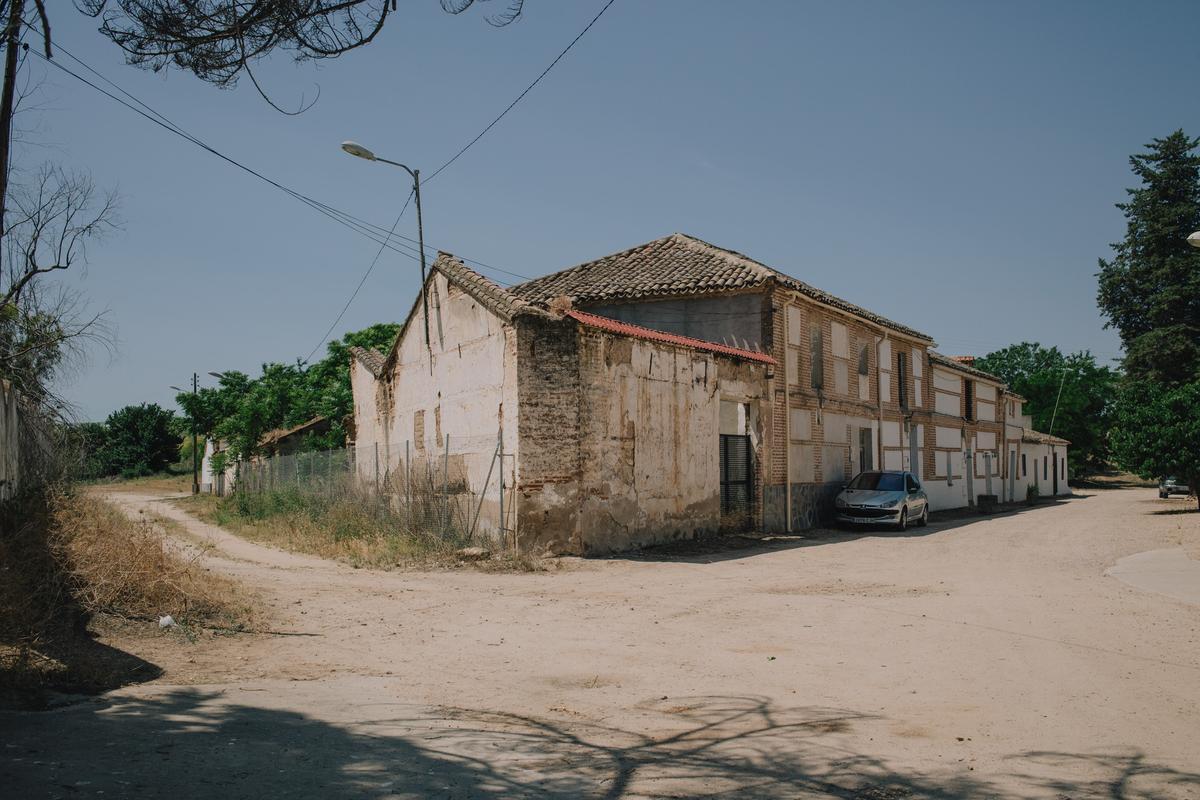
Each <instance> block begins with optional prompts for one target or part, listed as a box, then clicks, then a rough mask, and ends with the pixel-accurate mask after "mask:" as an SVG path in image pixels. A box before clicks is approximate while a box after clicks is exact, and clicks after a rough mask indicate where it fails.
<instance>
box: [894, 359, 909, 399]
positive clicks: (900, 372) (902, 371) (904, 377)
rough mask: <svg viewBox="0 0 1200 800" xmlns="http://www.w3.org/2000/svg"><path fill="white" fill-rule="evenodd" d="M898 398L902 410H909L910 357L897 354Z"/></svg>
mask: <svg viewBox="0 0 1200 800" xmlns="http://www.w3.org/2000/svg"><path fill="white" fill-rule="evenodd" d="M896 397H897V399H899V401H900V407H901V408H908V357H907V356H906V354H905V353H896Z"/></svg>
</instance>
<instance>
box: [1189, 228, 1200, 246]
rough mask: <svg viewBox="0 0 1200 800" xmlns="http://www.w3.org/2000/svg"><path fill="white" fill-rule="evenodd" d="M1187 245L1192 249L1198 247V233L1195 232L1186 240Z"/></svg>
mask: <svg viewBox="0 0 1200 800" xmlns="http://www.w3.org/2000/svg"><path fill="white" fill-rule="evenodd" d="M1187 243H1188V244H1190V245H1191V246H1192V247H1200V231H1196V232H1195V233H1193V234H1192V235H1191V236H1189V237H1188V238H1187Z"/></svg>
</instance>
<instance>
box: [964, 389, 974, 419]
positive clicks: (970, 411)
mask: <svg viewBox="0 0 1200 800" xmlns="http://www.w3.org/2000/svg"><path fill="white" fill-rule="evenodd" d="M963 399H964V400H966V403H967V415H966V418H967V419H968V420H972V419H975V381H963Z"/></svg>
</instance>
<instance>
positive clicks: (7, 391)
mask: <svg viewBox="0 0 1200 800" xmlns="http://www.w3.org/2000/svg"><path fill="white" fill-rule="evenodd" d="M20 488H21V416H20V413H19V410H18V407H17V391H16V389H13V388H12V386H11V384H9V382H8V381H6V380H0V500H8V499H9V498H11V497H13V496H15V495H16V493H17V492H18V491H19V490H20Z"/></svg>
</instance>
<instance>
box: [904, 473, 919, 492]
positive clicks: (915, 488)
mask: <svg viewBox="0 0 1200 800" xmlns="http://www.w3.org/2000/svg"><path fill="white" fill-rule="evenodd" d="M906 477H907V478H908V490H909V491H910V492H919V491H921V484H919V483H917V479H916V478H914V477H913V476H912V475H907V476H906Z"/></svg>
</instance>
